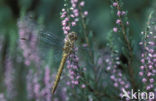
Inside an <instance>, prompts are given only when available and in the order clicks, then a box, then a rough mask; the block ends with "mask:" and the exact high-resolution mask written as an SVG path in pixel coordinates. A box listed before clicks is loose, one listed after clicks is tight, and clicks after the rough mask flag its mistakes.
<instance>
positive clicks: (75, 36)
mask: <svg viewBox="0 0 156 101" xmlns="http://www.w3.org/2000/svg"><path fill="white" fill-rule="evenodd" d="M68 37H69V39H70V40H73V41H74V40H77V35H76V33H75V32H71V33H69V35H68Z"/></svg>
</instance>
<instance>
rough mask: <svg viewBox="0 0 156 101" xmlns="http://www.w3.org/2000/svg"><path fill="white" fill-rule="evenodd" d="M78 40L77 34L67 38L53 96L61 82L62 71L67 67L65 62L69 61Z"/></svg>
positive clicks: (73, 33)
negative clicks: (68, 58)
mask: <svg viewBox="0 0 156 101" xmlns="http://www.w3.org/2000/svg"><path fill="white" fill-rule="evenodd" d="M76 40H77V35H76V33H75V32H71V33H69V34H68V35H67V36H66V37H65V42H64V47H63V54H62V59H61V62H60V66H59V68H58V72H57V75H56V79H55V81H54V84H53V87H52V94H54V93H55V90H56V88H57V86H58V83H59V80H60V77H61V74H62V70H63V68H64V65H65V62H66V60H67V57H68V56H69V55H70V54H71V52H72V50H73V47H74V43H75V41H76Z"/></svg>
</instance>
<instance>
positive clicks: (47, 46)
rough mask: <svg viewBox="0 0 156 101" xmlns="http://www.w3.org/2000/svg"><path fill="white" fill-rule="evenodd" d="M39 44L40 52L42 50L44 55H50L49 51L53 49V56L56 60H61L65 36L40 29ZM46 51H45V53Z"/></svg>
mask: <svg viewBox="0 0 156 101" xmlns="http://www.w3.org/2000/svg"><path fill="white" fill-rule="evenodd" d="M39 45H40V52H42V53H41V54H42V57H48V53H49V51H51V50H53V54H54V55H53V58H54V59H55V61H59V60H60V57H61V54H62V48H63V38H62V37H60V36H58V35H56V34H54V33H51V32H47V31H40V33H39ZM43 52H44V53H43Z"/></svg>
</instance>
